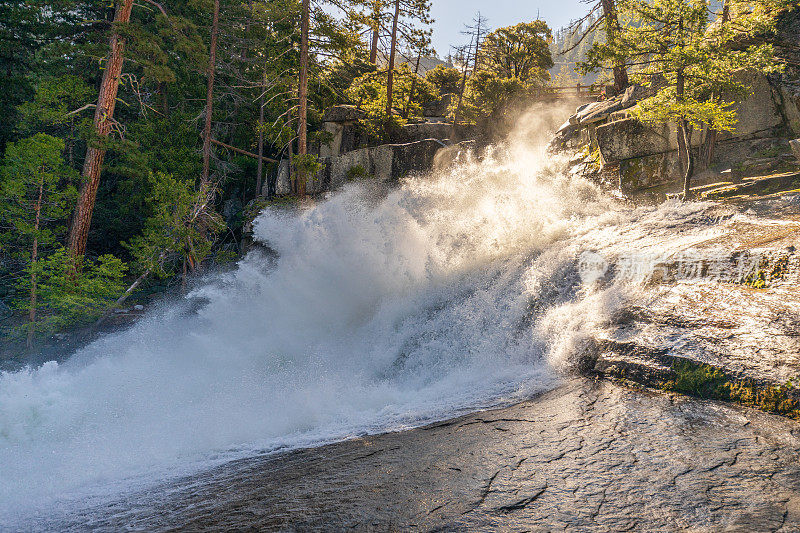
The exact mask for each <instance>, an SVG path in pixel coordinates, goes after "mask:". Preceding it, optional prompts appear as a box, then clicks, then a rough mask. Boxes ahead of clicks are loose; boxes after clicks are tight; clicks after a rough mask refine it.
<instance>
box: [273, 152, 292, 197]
mask: <svg viewBox="0 0 800 533" xmlns="http://www.w3.org/2000/svg"><path fill="white" fill-rule="evenodd" d="M291 193H292V182H291V180H290V179H289V160H288V159H282V160H281V162H280V163H279V164H278V179H277V180H276V182H275V194H277V195H279V196H282V195H285V194H291Z"/></svg>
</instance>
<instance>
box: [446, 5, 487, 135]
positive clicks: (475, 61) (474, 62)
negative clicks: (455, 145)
mask: <svg viewBox="0 0 800 533" xmlns="http://www.w3.org/2000/svg"><path fill="white" fill-rule="evenodd" d="M482 23H483V19H481V14H480V12H478V23H477V28H476V33H475V53H474V54H473V57H472V72H473V74H474V73H475V72H477V71H478V54H480V49H481V24H482ZM471 44H472V43H470V49H471V48H472V46H471ZM468 70H469V55H468V56H467V58H466V60H465V61H464V72H463V75H462V78H461V87H460V88H459V91H458V105H456V113H455V116H454V117H453V140H455V138H456V126H458V121H459V120H460V118H461V104H462V103H463V101H464V90H465V89H466V87H467V71H468Z"/></svg>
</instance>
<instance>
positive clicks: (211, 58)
mask: <svg viewBox="0 0 800 533" xmlns="http://www.w3.org/2000/svg"><path fill="white" fill-rule="evenodd" d="M218 34H219V0H214V15H213V17H212V20H211V47H210V49H209V54H208V88H207V89H206V111H205V114H206V122H205V127H204V128H203V174H202V176H201V181H202V183H204V184H205V183H208V182H209V177H210V174H211V118H212V115H213V114H214V73H215V71H216V63H217V36H218Z"/></svg>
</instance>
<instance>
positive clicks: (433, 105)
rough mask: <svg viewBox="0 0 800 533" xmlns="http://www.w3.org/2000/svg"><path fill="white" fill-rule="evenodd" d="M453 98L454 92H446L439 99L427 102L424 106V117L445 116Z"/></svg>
mask: <svg viewBox="0 0 800 533" xmlns="http://www.w3.org/2000/svg"><path fill="white" fill-rule="evenodd" d="M452 100H453V95H452V94H445V95H443V96H442V97H441V98H439V99H438V100H434V101H433V102H427V103H426V104H424V105H423V106H422V116H424V117H445V116H447V110H448V109H449V108H450V102H452Z"/></svg>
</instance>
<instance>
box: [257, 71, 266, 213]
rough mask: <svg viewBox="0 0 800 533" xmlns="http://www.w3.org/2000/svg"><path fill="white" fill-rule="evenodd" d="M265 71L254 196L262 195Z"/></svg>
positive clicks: (259, 116) (259, 102) (259, 120)
mask: <svg viewBox="0 0 800 533" xmlns="http://www.w3.org/2000/svg"><path fill="white" fill-rule="evenodd" d="M266 83H267V73H266V72H264V85H263V86H262V87H261V97H260V98H259V99H258V168H257V170H256V198H258V197H259V196H262V194H261V188H262V186H263V185H262V183H263V181H262V177H263V175H264V159H263V157H264V92H266V90H267V86H266Z"/></svg>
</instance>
